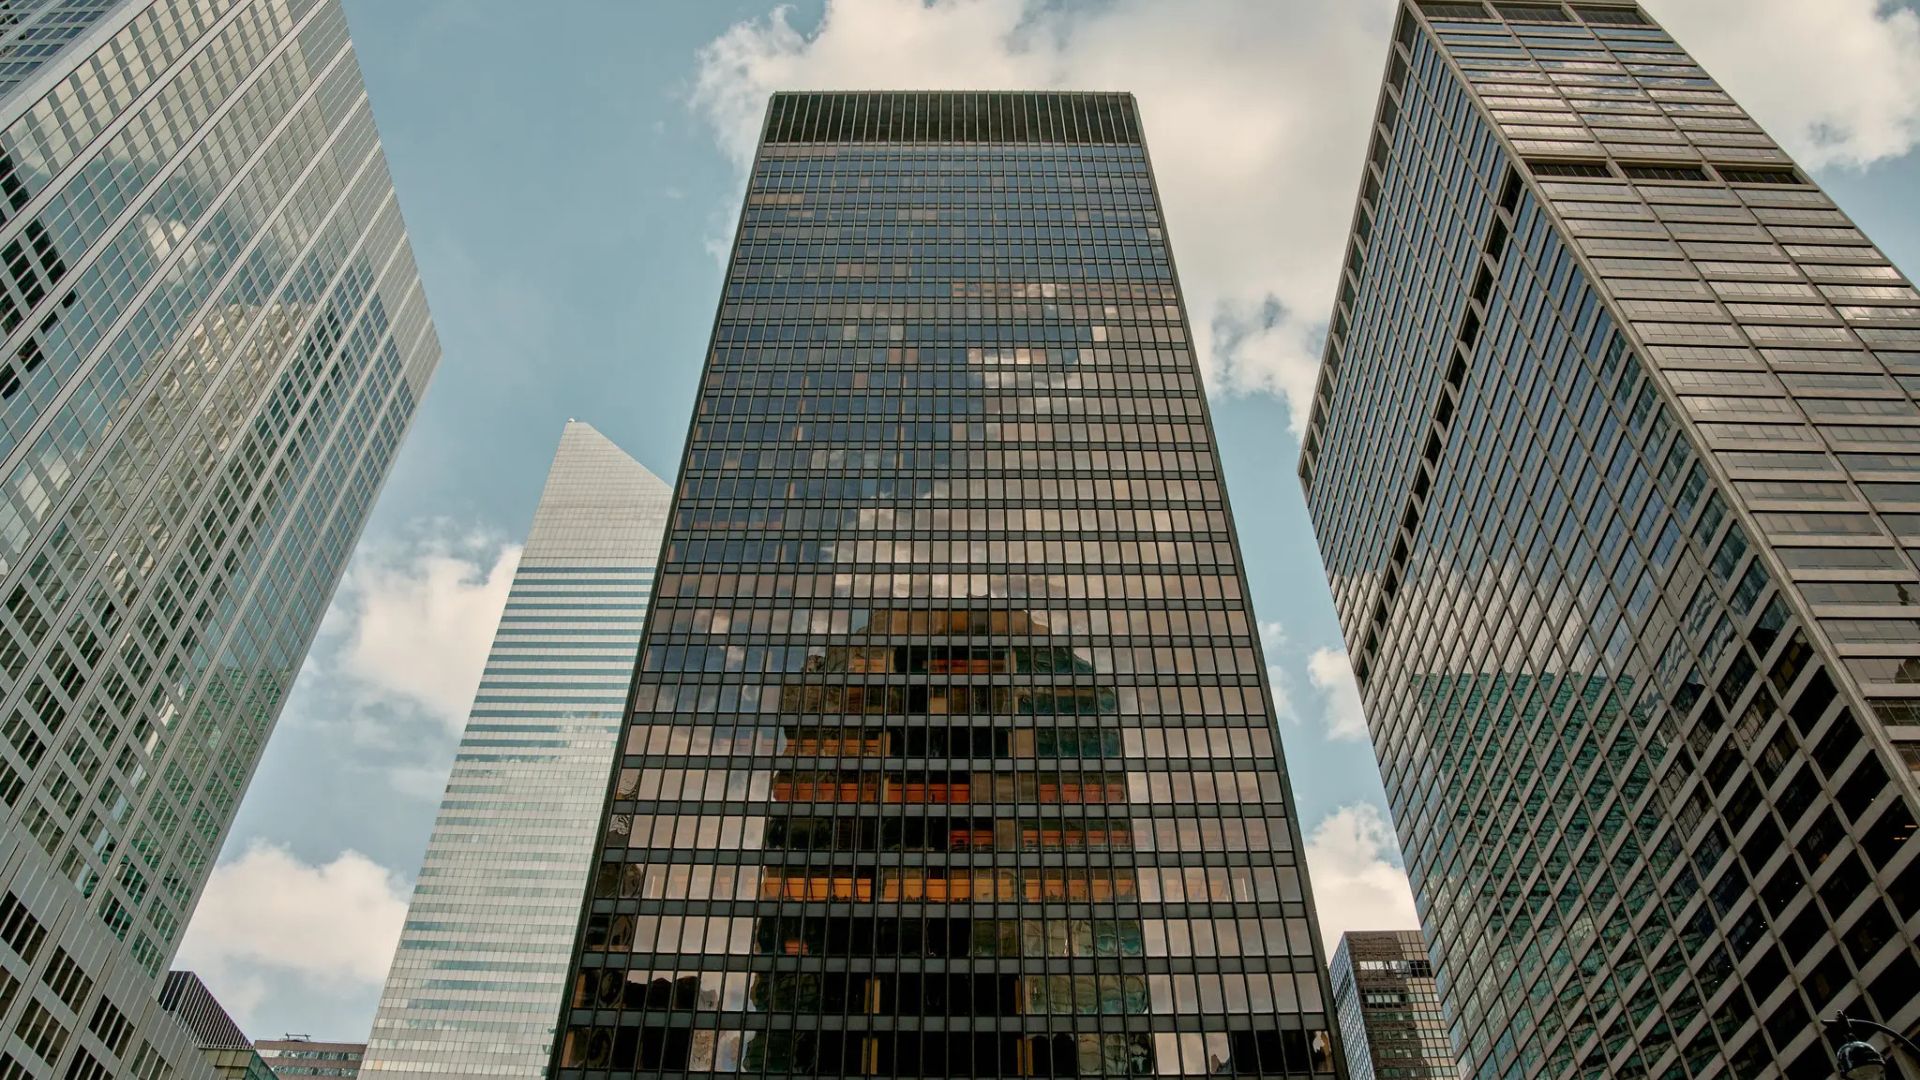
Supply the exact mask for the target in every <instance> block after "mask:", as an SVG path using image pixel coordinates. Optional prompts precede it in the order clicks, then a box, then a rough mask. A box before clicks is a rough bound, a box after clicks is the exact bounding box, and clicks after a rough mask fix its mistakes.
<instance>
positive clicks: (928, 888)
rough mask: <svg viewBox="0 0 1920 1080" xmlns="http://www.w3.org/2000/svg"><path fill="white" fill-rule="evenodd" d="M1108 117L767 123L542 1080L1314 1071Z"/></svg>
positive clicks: (1150, 273)
mask: <svg viewBox="0 0 1920 1080" xmlns="http://www.w3.org/2000/svg"><path fill="white" fill-rule="evenodd" d="M1190 340H1191V335H1190V334H1189V332H1188V328H1187V324H1186V320H1185V316H1184V312H1183V311H1182V307H1181V300H1180V291H1179V287H1178V285H1177V283H1176V279H1175V277H1174V268H1173V263H1172V259H1171V257H1170V255H1169V251H1168V247H1167V241H1166V232H1165V226H1164V224H1163V223H1162V220H1161V217H1160V207H1159V201H1158V198H1157V196H1156V193H1155V190H1154V186H1153V177H1152V173H1151V171H1150V169H1149V166H1148V161H1147V153H1146V146H1145V144H1144V142H1143V140H1142V137H1141V130H1140V124H1139V119H1138V116H1137V114H1136V112H1135V107H1134V102H1133V99H1132V98H1131V97H1130V96H1127V95H1123V94H1032V93H1004V94H997V93H996V94H989V93H978V94H967V93H870V94H867V93H859V94H778V95H775V96H774V98H773V100H772V102H771V105H770V110H769V112H768V114H767V121H766V127H765V131H764V135H763V138H762V142H761V145H760V149H759V153H758V156H757V159H756V161H755V163H754V166H753V170H752V174H751V178H750V181H749V185H748V190H747V196H746V206H745V209H744V213H743V216H742V219H741V223H740V231H739V235H738V239H737V241H736V244H735V247H734V251H733V257H732V260H731V263H730V266H729V269H728V272H727V278H726V286H725V295H724V297H723V299H722V301H721V305H720V311H719V314H718V319H717V322H716V324H715V327H714V335H713V344H712V348H711V351H710V352H709V354H708V359H707V366H706V372H705V375H704V377H703V380H702V383H701V389H700V396H699V400H698V402H697V403H696V404H695V407H694V419H693V426H692V430H691V432H690V433H689V440H688V446H687V454H686V458H685V461H684V463H683V467H682V472H681V476H680V481H679V486H678V494H677V501H676V505H675V511H674V516H673V519H672V521H671V523H670V524H669V526H668V541H667V549H666V556H665V559H664V561H663V563H662V566H661V568H660V574H659V577H658V579H657V585H656V588H655V590H654V603H653V607H652V610H651V611H649V612H648V618H647V626H648V630H647V635H646V639H645V645H644V647H643V659H642V663H641V665H640V669H639V671H638V673H637V675H636V677H635V680H634V688H633V701H632V714H631V717H630V719H629V722H628V728H627V731H626V735H625V739H624V741H623V744H622V746H621V752H622V756H621V760H620V763H619V768H618V770H617V771H616V772H615V773H614V775H613V777H612V780H613V782H612V783H611V784H610V785H609V789H608V795H609V799H608V802H607V807H606V809H607V816H606V819H605V829H604V832H603V834H602V838H601V840H600V842H599V844H598V852H597V854H596V856H595V858H596V861H597V864H598V865H597V870H596V873H595V876H594V882H593V888H592V891H591V893H590V895H589V896H588V898H587V901H586V910H585V912H584V915H583V920H582V925H581V937H580V943H579V946H578V952H577V956H576V960H575V973H574V975H573V977H572V979H571V980H570V984H569V988H568V1001H567V1007H566V1010H565V1014H564V1017H563V1020H562V1027H563V1029H564V1031H563V1035H562V1038H561V1040H560V1044H559V1046H558V1048H557V1051H556V1057H555V1068H554V1072H553V1074H552V1075H553V1076H554V1077H555V1080H565V1078H574V1077H582V1076H585V1075H587V1074H588V1070H605V1071H596V1072H594V1073H593V1074H592V1075H596V1076H608V1075H612V1076H631V1075H634V1074H635V1073H636V1072H640V1071H646V1072H650V1073H658V1072H664V1073H670V1074H675V1075H679V1074H688V1073H706V1072H763V1071H764V1072H770V1073H800V1074H819V1075H844V1076H854V1075H924V1076H947V1075H954V1076H966V1075H1006V1076H1021V1075H1027V1076H1048V1075H1082V1076H1087V1075H1103V1074H1113V1075H1118V1074H1138V1073H1143V1072H1152V1071H1159V1072H1166V1073H1180V1072H1187V1073H1208V1072H1222V1071H1241V1072H1252V1071H1259V1072H1262V1073H1267V1074H1281V1073H1294V1074H1306V1073H1322V1074H1324V1073H1329V1072H1331V1071H1333V1069H1334V1068H1335V1065H1334V1056H1333V1054H1334V1047H1333V1044H1332V1034H1331V1031H1330V1024H1329V1020H1328V1017H1327V1010H1328V1008H1329V1006H1328V1003H1327V996H1326V974H1325V970H1324V954H1323V953H1322V952H1321V950H1320V948H1319V945H1318V942H1317V938H1316V935H1315V933H1314V931H1313V929H1312V925H1313V913H1312V909H1311V904H1310V902H1309V899H1308V893H1307V889H1306V870H1305V867H1304V866H1303V865H1301V863H1300V854H1301V851H1302V844H1301V840H1300V834H1299V829H1298V827H1297V824H1296V822H1295V821H1294V819H1293V814H1292V803H1291V799H1290V797H1289V795H1288V790H1287V779H1286V774H1285V771H1284V769H1283V768H1282V765H1281V757H1280V752H1279V748H1278V747H1277V746H1276V745H1275V740H1274V726H1273V718H1272V712H1271V708H1270V703H1269V700H1268V695H1267V690H1266V687H1265V685H1264V671H1265V668H1264V666H1263V665H1262V663H1261V658H1260V650H1259V645H1258V642H1257V637H1256V634H1255V632H1254V622H1253V618H1252V615H1251V613H1250V612H1249V611H1248V609H1247V601H1246V586H1245V583H1244V579H1243V578H1242V576H1241V569H1240V562H1239V555H1238V551H1237V547H1236V543H1235V539H1234V532H1233V522H1232V516H1231V513H1230V512H1229V510H1228V507H1227V499H1226V492H1225V489H1224V486H1223V484H1222V481H1221V477H1220V467H1219V461H1218V459H1217V457H1216V454H1215V452H1214V446H1213V437H1212V433H1211V427H1210V423H1209V419H1208V414H1207V407H1206V400H1205V397H1204V395H1203V393H1202V389H1201V385H1200V377H1199V372H1198V369H1197V367H1196V365H1195V363H1194V357H1193V355H1192V351H1191V346H1190V344H1189V342H1190Z"/></svg>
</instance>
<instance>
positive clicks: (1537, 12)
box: [1493, 4, 1573, 23]
mask: <svg viewBox="0 0 1920 1080" xmlns="http://www.w3.org/2000/svg"><path fill="white" fill-rule="evenodd" d="M1493 6H1494V10H1496V11H1498V12H1500V14H1501V16H1502V17H1504V18H1505V19H1506V20H1507V21H1508V22H1536V23H1570V22H1572V21H1573V16H1571V15H1569V14H1567V10H1566V9H1565V8H1563V7H1561V6H1560V5H1558V4H1495V5H1493Z"/></svg>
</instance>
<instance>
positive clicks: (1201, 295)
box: [691, 0, 1920, 435]
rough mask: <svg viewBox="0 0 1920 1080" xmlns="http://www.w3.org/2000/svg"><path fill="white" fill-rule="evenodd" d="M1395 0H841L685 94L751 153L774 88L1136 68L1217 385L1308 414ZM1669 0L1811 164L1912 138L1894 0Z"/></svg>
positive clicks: (1107, 75)
mask: <svg viewBox="0 0 1920 1080" xmlns="http://www.w3.org/2000/svg"><path fill="white" fill-rule="evenodd" d="M1394 10H1395V4H1394V2H1393V0H1288V2H1286V3H1274V2H1272V0H1215V2H1212V3H1208V4H1169V3H1165V2H1163V0H1112V2H1108V3H1101V4H1061V3H1057V2H1054V0H828V3H827V5H826V9H825V14H824V16H823V17H822V19H821V21H820V23H819V24H818V25H817V26H805V27H802V26H797V25H795V22H794V16H793V14H792V12H791V11H790V9H788V8H786V7H780V8H777V9H775V10H774V11H773V12H772V13H771V14H769V15H767V16H765V17H763V18H758V19H752V20H749V21H746V22H742V23H739V24H737V25H735V26H733V27H732V28H730V29H729V30H727V31H726V32H725V33H723V34H721V35H720V36H719V37H718V38H716V39H714V40H713V41H712V42H710V43H709V44H708V45H707V46H706V47H705V48H704V49H702V50H701V52H700V56H699V68H698V73H697V75H696V78H695V81H694V84H693V88H692V95H691V100H692V103H693V105H694V107H695V109H696V110H697V112H698V113H699V114H700V115H701V116H702V117H704V118H705V119H706V120H707V121H708V122H709V123H710V125H711V126H712V128H713V129H714V132H715V134H716V136H717V137H718V138H719V140H720V143H721V145H722V146H723V147H724V148H725V149H726V150H727V151H728V153H729V154H730V155H731V156H732V157H733V158H734V160H735V161H736V162H737V163H739V164H740V165H741V166H742V167H743V168H744V166H745V164H746V162H747V161H748V160H749V158H750V157H751V155H752V151H753V145H754V140H755V139H756V137H757V136H758V133H759V128H760V122H761V118H762V115H763V112H764V110H765V106H766V97H767V94H768V93H770V92H771V91H773V90H776V89H795V90H808V89H861V88H889V89H961V90H967V89H987V88H992V89H1047V88H1073V89H1082V90H1095V89H1109V90H1130V91H1133V92H1134V93H1135V94H1137V95H1138V97H1139V100H1140V107H1141V111H1142V113H1143V114H1144V120H1145V123H1146V128H1147V132H1148V136H1149V139H1150V142H1151V145H1152V148H1153V153H1154V169H1155V172H1156V174H1157V178H1158V180H1159V184H1160V191H1161V195H1162V197H1163V199H1164V200H1165V203H1166V212H1167V219H1168V225H1169V228H1170V230H1171V233H1170V235H1171V236H1172V237H1173V238H1174V246H1175V249H1176V254H1177V255H1178V257H1179V259H1180V268H1181V277H1182V282H1183V284H1184V286H1185V288H1186V292H1187V301H1188V307H1189V310H1190V312H1191V314H1192V318H1193V322H1194V328H1193V329H1194V333H1195V336H1196V338H1197V341H1196V345H1197V347H1198V350H1199V356H1200V360H1201V365H1202V369H1203V370H1204V371H1205V372H1206V374H1207V376H1208V384H1209V386H1210V387H1211V388H1212V389H1213V390H1214V392H1216V393H1218V392H1224V393H1229V394H1254V393H1260V394H1272V395H1276V396H1278V397H1280V398H1282V399H1283V400H1284V401H1285V402H1286V404H1287V407H1288V416H1289V420H1290V423H1291V425H1292V427H1293V430H1294V432H1295V434H1296V435H1297V434H1298V433H1299V432H1300V431H1301V430H1302V429H1303V428H1304V427H1305V424H1306V417H1307V413H1308V409H1309V408H1310V406H1311V403H1312V389H1313V385H1314V380H1315V378H1316V375H1317V372H1318V366H1319V355H1320V349H1321V346H1322V342H1323V340H1324V336H1325V320H1326V318H1327V316H1328V313H1329V312H1330V311H1331V309H1332V306H1333V298H1334V289H1335V286H1336V283H1337V277H1338V266H1339V262H1340V255H1341V251H1342V250H1343V246H1344V244H1345V241H1346V235H1347V229H1348V223H1349V221H1350V220H1351V215H1352V208H1353V200H1354V193H1355V190H1356V187H1357V185H1358V183H1359V178H1360V161H1361V156H1362V153H1363V150H1364V145H1365V138H1366V132H1367V120H1368V118H1369V117H1370V116H1371V114H1372V110H1373V108H1374V104H1375V101H1376V99H1377V93H1378V85H1379V79H1380V73H1381V68H1382V66H1383V64H1384V63H1385V59H1386V41H1387V37H1388V32H1389V30H1390V27H1391V22H1392V18H1393V12H1394ZM1656 14H1658V15H1659V16H1660V17H1662V18H1663V19H1665V20H1666V21H1667V22H1668V23H1669V25H1670V26H1671V27H1672V28H1673V29H1674V31H1675V32H1676V33H1677V34H1679V35H1680V36H1681V37H1682V38H1683V39H1684V40H1685V41H1686V43H1687V44H1688V45H1689V46H1691V47H1692V48H1694V49H1695V50H1697V51H1698V53H1699V55H1700V56H1701V57H1702V58H1703V59H1704V60H1705V61H1706V63H1707V64H1708V65H1709V66H1710V67H1711V68H1713V69H1714V71H1715V72H1716V73H1717V74H1719V75H1720V76H1721V77H1722V78H1723V79H1724V81H1725V82H1726V84H1727V86H1728V87H1729V89H1731V90H1732V91H1733V92H1734V93H1736V94H1738V95H1740V96H1741V98H1742V99H1743V100H1744V101H1746V102H1747V103H1748V104H1749V105H1750V106H1751V107H1752V108H1753V109H1754V111H1755V112H1756V113H1757V114H1758V115H1759V118H1760V119H1761V121H1762V122H1763V123H1766V124H1768V125H1769V126H1770V127H1771V128H1772V129H1773V130H1774V131H1775V132H1776V133H1777V134H1778V135H1779V137H1781V138H1782V139H1784V140H1786V142H1787V143H1788V145H1789V146H1790V147H1791V148H1792V149H1794V150H1795V151H1796V152H1799V153H1801V154H1803V155H1804V156H1805V160H1806V161H1807V163H1808V164H1810V165H1815V166H1818V165H1823V164H1856V165H1858V164H1866V163H1871V162H1873V161H1878V160H1882V159H1885V158H1890V157H1896V156H1899V155H1901V154H1904V153H1905V152H1907V150H1909V149H1910V148H1911V147H1912V146H1913V144H1914V142H1915V140H1916V138H1920V130H1916V129H1917V127H1920V20H1917V19H1916V16H1915V15H1914V13H1913V12H1912V11H1911V10H1906V9H1903V8H1901V7H1899V6H1897V5H1894V4H1891V3H1887V2H1885V0H1821V2H1820V3H1817V4H1810V3H1807V2H1806V0H1664V2H1659V3H1656Z"/></svg>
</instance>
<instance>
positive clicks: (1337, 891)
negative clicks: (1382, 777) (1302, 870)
mask: <svg viewBox="0 0 1920 1080" xmlns="http://www.w3.org/2000/svg"><path fill="white" fill-rule="evenodd" d="M1402 866H1403V864H1402V863H1401V860H1400V846H1399V844H1398V843H1396V842H1395V840H1394V835H1393V827H1392V826H1391V825H1389V824H1388V823H1387V819H1386V816H1385V815H1384V814H1382V813H1381V812H1380V809H1379V807H1377V806H1374V805H1373V804H1372V803H1354V804H1353V805H1351V806H1343V807H1341V808H1340V809H1338V810H1335V811H1334V812H1333V813H1331V814H1328V815H1327V816H1326V817H1324V818H1322V819H1321V820H1320V823H1319V824H1318V825H1315V826H1314V828H1313V832H1312V833H1311V834H1310V835H1309V836H1308V837H1307V870H1308V872H1309V873H1310V874H1312V875H1313V902H1314V907H1315V908H1316V910H1317V911H1318V913H1319V915H1320V939H1321V941H1322V942H1324V943H1325V944H1326V948H1327V953H1328V955H1332V953H1333V950H1334V947H1335V946H1336V945H1338V944H1339V943H1340V935H1341V934H1344V933H1346V932H1347V931H1349V930H1418V929H1419V928H1420V918H1419V915H1418V914H1417V913H1416V911H1415V909H1414V906H1413V891H1412V889H1411V888H1409V887H1408V885H1407V872H1406V870H1405V869H1403V868H1402Z"/></svg>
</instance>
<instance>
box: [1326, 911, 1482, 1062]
mask: <svg viewBox="0 0 1920 1080" xmlns="http://www.w3.org/2000/svg"><path fill="white" fill-rule="evenodd" d="M1332 975H1333V1000H1334V1011H1335V1012H1336V1013H1337V1014H1338V1016H1339V1019H1340V1040H1341V1043H1342V1044H1343V1045H1344V1046H1345V1048H1346V1054H1347V1076H1348V1077H1349V1080H1399V1078H1406V1080H1421V1078H1427V1077H1431V1078H1434V1080H1441V1078H1444V1080H1455V1078H1457V1077H1458V1076H1459V1075H1460V1071H1459V1068H1458V1067H1457V1066H1456V1065H1455V1064H1454V1057H1453V1045H1452V1043H1451V1042H1449V1041H1448V1038H1447V1023H1446V1019H1445V1016H1444V1014H1442V1012H1441V1010H1440V992H1439V990H1438V988H1437V987H1435V985H1434V981H1433V965H1432V964H1430V963H1429V962H1428V961H1427V946H1426V943H1425V942H1424V941H1422V940H1421V937H1420V933H1419V931H1417V930H1416V931H1408V930H1349V931H1347V932H1346V933H1345V934H1342V935H1340V945H1339V947H1338V948H1336V949H1335V950H1334V953H1333V967H1332Z"/></svg>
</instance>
